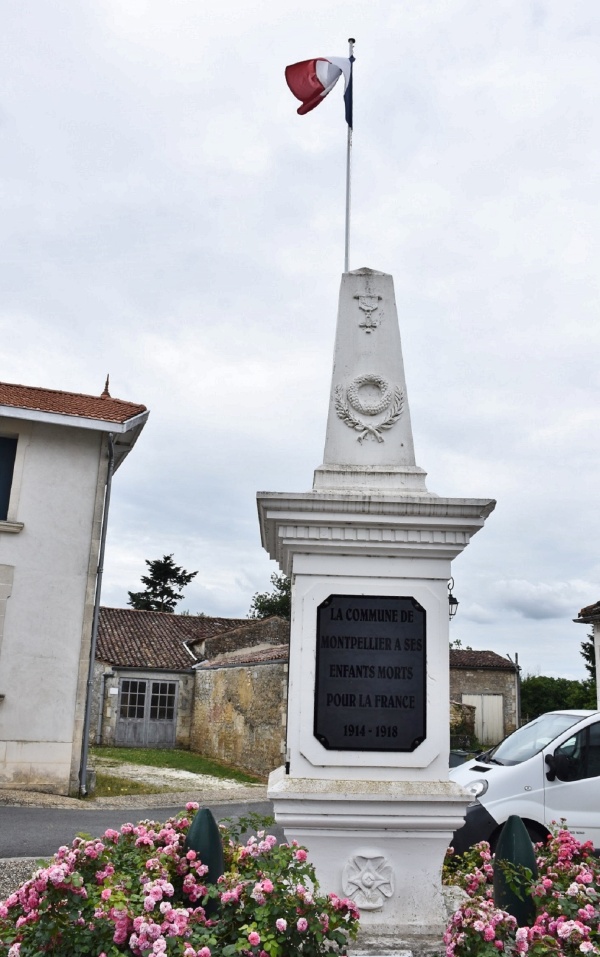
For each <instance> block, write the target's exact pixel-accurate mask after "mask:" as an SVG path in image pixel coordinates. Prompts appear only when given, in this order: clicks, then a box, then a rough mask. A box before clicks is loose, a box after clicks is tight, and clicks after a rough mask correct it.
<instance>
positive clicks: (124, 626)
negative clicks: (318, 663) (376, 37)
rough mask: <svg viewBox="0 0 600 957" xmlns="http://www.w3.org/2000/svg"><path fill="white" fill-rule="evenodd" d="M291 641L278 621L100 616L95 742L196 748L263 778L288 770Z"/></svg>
mask: <svg viewBox="0 0 600 957" xmlns="http://www.w3.org/2000/svg"><path fill="white" fill-rule="evenodd" d="M288 640H289V625H288V622H286V621H283V620H282V619H281V618H267V619H264V620H258V621H257V620H248V619H245V618H211V617H209V616H205V615H173V614H167V613H165V612H154V611H136V610H134V609H132V608H101V609H100V618H99V627H98V644H97V650H96V662H95V678H94V693H93V701H94V705H93V709H92V722H91V729H90V739H91V741H92V742H95V743H97V744H106V745H119V746H125V747H134V746H137V747H178V748H190V747H191V748H192V750H195V751H198V752H199V753H201V754H203V755H205V756H206V757H214V758H217V759H219V760H221V761H224V762H226V763H227V764H231V765H234V766H237V767H240V768H243V769H245V770H248V771H250V772H254V773H256V774H259V775H261V774H266V773H267V771H269V770H271V769H272V768H273V767H275V766H276V765H277V764H278V763H281V742H282V733H283V732H282V713H283V701H284V700H285V684H286V675H287V643H288ZM283 658H285V661H282V659H283ZM273 663H275V670H276V671H277V674H276V675H275V674H274V672H273V668H272V667H269V666H272V665H273ZM271 760H273V761H274V763H270V762H271Z"/></svg>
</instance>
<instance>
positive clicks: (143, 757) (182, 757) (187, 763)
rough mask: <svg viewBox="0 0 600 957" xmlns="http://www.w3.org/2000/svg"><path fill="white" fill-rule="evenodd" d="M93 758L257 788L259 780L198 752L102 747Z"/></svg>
mask: <svg viewBox="0 0 600 957" xmlns="http://www.w3.org/2000/svg"><path fill="white" fill-rule="evenodd" d="M90 754H91V755H92V756H95V757H98V758H114V760H115V761H121V762H127V763H128V764H146V765H149V766H151V767H154V768H177V770H179V771H191V773H192V774H210V775H212V777H214V778H227V779H228V780H230V781H240V782H241V783H242V784H256V783H257V781H258V780H259V779H258V778H256V777H253V776H252V775H250V774H245V773H244V772H243V771H238V770H237V769H236V768H230V767H227V765H225V764H219V762H218V761H212V760H211V759H210V758H204V757H202V755H201V754H195V752H194V751H183V750H177V749H173V748H113V747H107V746H105V745H102V746H101V747H93V748H90Z"/></svg>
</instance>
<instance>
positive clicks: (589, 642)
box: [580, 635, 596, 683]
mask: <svg viewBox="0 0 600 957" xmlns="http://www.w3.org/2000/svg"><path fill="white" fill-rule="evenodd" d="M580 654H581V657H582V658H583V660H584V661H585V669H586V671H587V673H588V675H589V676H590V678H591V680H592V681H593V682H594V683H595V682H596V651H595V649H594V636H593V635H588V636H587V638H586V639H585V641H582V642H581V652H580Z"/></svg>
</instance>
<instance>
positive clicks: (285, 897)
mask: <svg viewBox="0 0 600 957" xmlns="http://www.w3.org/2000/svg"><path fill="white" fill-rule="evenodd" d="M197 810H198V805H197V804H196V803H190V804H188V805H187V806H186V811H185V812H182V813H181V814H179V815H177V816H176V817H175V818H170V819H169V820H168V821H166V822H165V823H164V824H162V823H157V822H154V821H141V822H140V823H139V824H137V825H135V826H134V825H133V824H124V825H123V826H122V827H121V830H120V831H115V830H112V829H109V830H107V831H106V832H105V834H104V836H103V837H102V838H101V839H99V840H97V839H91V840H90V839H88V838H87V837H83V836H80V837H77V838H76V839H75V840H74V841H73V843H72V846H71V847H70V848H69V847H61V848H59V850H58V851H57V853H56V854H55V855H54V858H53V860H52V862H51V863H50V864H49V865H48V866H45V867H42V868H41V869H39V870H38V871H36V873H35V874H34V875H33V877H32V879H31V880H30V881H27V882H26V883H25V884H24V885H23V886H22V887H21V888H20V889H19V890H18V892H17V893H15V894H11V895H10V897H8V898H7V900H6V901H5V902H0V957H39V955H40V954H56V955H59V954H60V955H61V957H63V955H64V957H67V955H68V957H73V955H75V957H118V955H120V954H130V955H131V954H133V955H136V957H150V955H152V954H163V955H168V957H239V955H241V954H244V955H247V957H264V955H267V957H290V955H291V954H302V955H303V957H321V955H326V954H337V955H339V954H345V953H347V946H348V940H349V939H354V938H355V937H356V934H357V929H358V914H357V912H356V909H355V907H354V905H353V904H352V902H351V901H348V900H346V899H342V898H339V897H337V895H336V894H333V893H332V894H329V895H328V896H327V897H325V896H323V895H322V894H321V893H320V891H319V886H318V882H317V880H316V877H315V873H314V868H313V867H312V865H311V864H310V863H309V862H308V860H307V852H306V850H305V849H304V848H301V847H299V846H298V845H297V844H295V843H292V844H291V845H287V844H282V845H278V844H277V840H276V838H275V837H272V836H269V835H265V833H264V832H263V831H259V832H258V834H256V835H253V836H252V837H250V839H249V840H248V841H247V842H246V844H244V845H241V844H238V843H237V842H236V841H234V840H233V839H230V835H229V834H228V833H227V829H226V828H224V829H223V835H224V837H225V840H226V845H225V847H224V852H225V853H224V856H225V861H224V863H225V867H226V871H225V873H224V874H223V876H222V878H221V880H220V881H219V883H218V884H215V883H212V882H210V881H209V874H208V873H207V867H206V865H205V863H204V862H203V861H202V860H201V859H200V856H199V855H198V853H197V851H196V850H194V849H193V848H190V847H189V845H188V842H187V840H186V838H187V835H188V834H189V831H190V828H191V827H193V822H194V820H195V815H196V812H197ZM211 902H214V903H215V905H216V907H217V910H216V916H215V917H214V918H212V919H207V915H206V910H205V909H206V907H207V906H208V905H210V904H211Z"/></svg>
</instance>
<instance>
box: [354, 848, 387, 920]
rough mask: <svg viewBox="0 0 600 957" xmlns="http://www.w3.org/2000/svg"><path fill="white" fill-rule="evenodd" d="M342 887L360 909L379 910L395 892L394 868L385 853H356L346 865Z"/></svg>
mask: <svg viewBox="0 0 600 957" xmlns="http://www.w3.org/2000/svg"><path fill="white" fill-rule="evenodd" d="M342 888H343V891H344V894H345V895H346V896H347V897H350V898H351V899H352V900H353V901H354V903H355V904H356V906H357V907H358V909H359V910H379V909H380V908H381V907H383V905H384V904H385V900H386V898H387V897H391V896H392V894H393V893H394V869H393V867H392V865H391V863H390V862H389V860H388V859H387V857H384V856H383V854H372V855H370V854H369V855H367V854H356V855H355V856H354V857H351V858H350V860H349V861H347V863H346V864H345V866H344V870H343V871H342Z"/></svg>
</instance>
